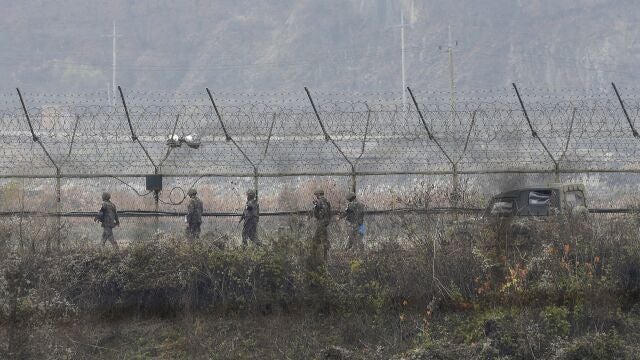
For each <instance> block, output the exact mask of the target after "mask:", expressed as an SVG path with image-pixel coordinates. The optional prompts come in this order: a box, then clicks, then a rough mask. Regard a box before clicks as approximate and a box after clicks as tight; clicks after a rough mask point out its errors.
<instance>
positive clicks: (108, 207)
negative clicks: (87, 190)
mask: <svg viewBox="0 0 640 360" xmlns="http://www.w3.org/2000/svg"><path fill="white" fill-rule="evenodd" d="M110 199H111V194H109V193H108V192H103V193H102V207H101V208H100V211H99V212H98V215H96V217H95V219H94V221H99V222H100V223H101V225H102V246H104V244H105V243H106V242H107V241H108V242H110V243H111V245H112V246H113V248H114V249H116V250H118V243H117V242H116V240H115V239H114V238H113V228H114V227H116V226H120V219H118V211H117V210H116V206H115V205H113V203H112V202H111V201H110Z"/></svg>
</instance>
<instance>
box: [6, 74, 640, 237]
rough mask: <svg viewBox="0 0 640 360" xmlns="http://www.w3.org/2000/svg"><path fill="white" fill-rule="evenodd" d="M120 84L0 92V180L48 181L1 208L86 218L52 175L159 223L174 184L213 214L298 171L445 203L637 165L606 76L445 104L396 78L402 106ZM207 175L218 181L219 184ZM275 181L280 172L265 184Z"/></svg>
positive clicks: (464, 96)
mask: <svg viewBox="0 0 640 360" xmlns="http://www.w3.org/2000/svg"><path fill="white" fill-rule="evenodd" d="M119 90H120V92H119V94H117V95H118V98H117V99H108V97H107V96H106V94H101V93H86V94H73V95H61V94H39V93H22V92H21V91H20V90H17V91H16V93H15V94H0V122H1V129H0V141H2V147H1V150H0V178H4V179H6V180H11V179H13V180H15V179H18V180H21V181H23V182H25V181H26V182H30V181H31V182H33V181H43V182H45V183H46V184H47V185H46V186H47V187H48V186H50V185H51V184H50V183H49V181H52V182H53V184H52V185H53V188H54V189H55V190H54V191H53V192H52V193H53V194H55V195H54V197H53V203H54V208H55V210H54V211H44V210H43V209H44V208H46V206H45V207H43V205H42V204H40V203H39V202H34V205H33V208H34V209H33V210H29V209H27V210H25V208H24V205H22V206H21V209H16V208H15V207H14V208H6V209H4V210H6V211H3V212H2V214H3V215H9V216H15V215H16V214H20V216H21V217H22V216H24V215H25V214H27V213H29V211H31V212H33V213H40V214H48V215H51V216H52V217H54V218H55V219H57V220H56V221H57V222H58V229H59V228H60V221H61V218H63V217H64V218H67V217H88V216H90V212H89V211H88V210H83V209H86V208H87V206H88V204H89V203H87V202H86V201H85V200H81V199H78V198H77V196H73V195H72V194H70V193H65V190H64V189H63V184H64V185H66V186H67V188H68V189H69V190H68V192H72V191H73V192H76V193H80V194H81V193H82V191H81V190H78V189H79V188H84V189H87V188H93V189H95V190H96V191H102V189H107V188H109V187H114V186H119V187H120V189H124V191H129V193H130V192H132V191H133V192H135V193H136V194H137V195H140V196H143V197H145V198H148V196H150V197H152V198H153V200H152V201H147V200H145V201H147V202H145V203H144V204H143V207H144V208H146V209H145V210H141V209H140V204H139V203H137V204H136V203H135V202H131V201H126V200H125V199H124V198H121V199H120V202H121V203H124V205H125V209H129V210H131V212H130V213H129V215H131V216H139V217H147V216H151V217H153V218H155V222H156V224H155V227H156V228H158V226H159V225H158V221H159V220H158V218H159V217H161V216H179V215H181V212H180V211H175V210H173V209H174V208H173V206H175V205H180V204H181V203H182V201H183V200H184V197H185V194H184V192H185V189H188V188H189V187H193V186H200V185H204V184H208V185H209V186H212V185H213V184H215V183H218V187H217V188H216V190H215V191H212V194H211V195H210V196H211V199H210V200H211V201H210V203H211V204H212V208H214V209H216V210H219V211H215V212H210V213H209V214H208V215H210V216H224V217H233V216H237V215H238V212H237V211H235V210H236V209H235V208H232V207H230V206H227V207H226V208H225V206H224V204H216V200H215V198H220V197H222V196H223V194H224V193H225V192H234V194H235V195H240V194H241V192H242V189H247V188H254V189H256V190H258V191H259V192H260V193H261V194H262V193H263V190H264V189H265V188H270V187H271V188H273V187H274V186H276V187H277V186H281V187H282V186H285V187H287V186H288V187H292V186H300V185H301V184H303V182H302V180H300V179H303V178H314V177H323V178H326V179H342V180H340V181H341V183H340V185H339V186H338V188H340V191H342V193H344V192H345V191H347V190H351V191H355V192H358V193H362V192H363V190H364V189H366V191H370V190H371V189H372V188H376V187H377V188H379V189H382V190H380V191H382V192H384V191H386V192H388V191H389V189H392V188H393V187H394V185H393V184H394V183H398V182H402V181H406V180H407V179H415V178H416V177H426V178H428V179H430V180H429V181H431V182H433V181H441V182H443V183H445V184H446V187H447V188H448V191H449V192H450V194H449V195H450V196H448V197H447V199H448V200H449V201H450V203H449V204H448V205H449V206H450V207H451V208H458V207H459V205H460V204H459V202H460V201H461V199H460V186H462V185H461V183H468V181H469V179H471V178H480V179H482V180H480V181H482V182H485V183H491V182H496V179H498V178H499V177H504V176H520V175H522V176H525V175H531V176H541V177H544V179H549V177H551V179H552V180H554V181H565V180H568V179H575V178H577V177H578V178H579V177H584V176H589V175H590V174H596V175H602V174H616V175H617V176H623V177H624V176H626V177H627V181H628V183H629V184H633V183H636V181H635V176H636V175H637V174H638V172H640V157H639V156H638V155H639V151H640V138H639V135H638V131H637V129H636V120H637V118H638V115H639V112H640V98H637V97H635V95H632V94H636V93H637V91H638V90H637V89H633V88H620V89H619V88H617V87H616V86H615V85H614V84H612V87H611V88H610V89H596V90H590V91H584V90H583V91H575V90H571V89H560V90H549V89H530V88H522V89H521V88H518V87H517V86H516V85H515V84H513V86H512V87H511V88H506V89H499V90H495V91H470V92H466V93H465V92H462V93H460V92H458V93H457V94H456V96H457V99H456V101H455V103H451V102H450V96H449V94H448V93H447V92H428V91H419V90H418V89H410V88H407V92H408V95H409V96H408V99H409V100H410V101H409V102H408V103H406V104H403V103H402V102H401V101H400V98H401V96H400V94H398V93H393V92H379V93H369V94H366V93H362V94H358V93H355V94H353V93H352V94H345V93H322V92H315V91H313V90H312V89H306V88H304V89H303V90H302V91H300V92H299V93H262V94H246V93H241V92H215V91H211V90H210V89H205V90H204V91H203V92H201V93H162V92H135V91H126V89H120V88H119ZM625 174H626V175H625ZM149 175H158V176H161V177H162V178H163V179H165V184H167V185H169V184H170V185H169V188H164V189H162V190H160V189H155V190H154V189H146V188H144V187H142V186H141V185H140V181H139V180H140V179H143V178H146V177H147V176H149ZM169 179H171V180H170V182H169V183H167V180H169ZM220 179H227V180H228V181H227V182H225V184H224V186H222V185H220V184H219V183H220V182H221V181H220ZM279 179H290V180H291V181H290V182H289V183H287V184H286V185H278V184H276V183H275V182H274V181H275V180H279ZM629 179H634V180H629ZM382 183H386V184H387V185H385V186H381V185H380V184H382ZM376 184H377V185H376ZM588 190H589V189H588ZM340 191H338V192H340ZM22 195H23V197H24V189H23V192H22ZM147 195H148V196H147ZM261 196H262V195H261ZM272 198H273V199H272V202H271V206H272V207H271V209H270V210H271V211H266V212H265V215H270V214H271V215H282V214H290V213H295V212H300V210H299V209H298V208H296V209H286V208H285V209H283V208H279V207H280V206H282V201H281V200H282V199H279V198H278V197H277V196H276V195H273V197H272ZM294 200H296V201H298V200H299V199H294ZM65 203H66V204H65ZM67 204H68V205H67ZM65 205H67V206H70V207H71V208H70V209H68V210H69V211H65V209H64V208H65ZM127 205H128V206H129V207H128V208H127V207H126V206H127ZM5 206H7V207H11V205H10V204H8V203H7V204H5ZM299 206H302V205H299ZM150 207H152V208H153V210H148V208H150ZM372 210H373V212H375V211H382V210H383V209H372ZM420 210H424V209H420ZM437 210H438V209H436V211H437Z"/></svg>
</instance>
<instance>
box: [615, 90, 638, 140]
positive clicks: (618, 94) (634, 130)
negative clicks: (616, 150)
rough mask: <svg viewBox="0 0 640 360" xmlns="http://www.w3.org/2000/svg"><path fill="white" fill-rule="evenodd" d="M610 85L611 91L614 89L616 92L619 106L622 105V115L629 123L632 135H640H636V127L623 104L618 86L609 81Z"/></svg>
mask: <svg viewBox="0 0 640 360" xmlns="http://www.w3.org/2000/svg"><path fill="white" fill-rule="evenodd" d="M611 86H612V87H613V91H615V93H616V97H618V101H619V102H620V106H621V107H622V112H623V113H624V117H625V118H627V122H628V123H629V127H630V128H631V133H632V134H633V137H640V135H638V131H636V129H635V128H634V127H633V123H632V122H631V118H630V117H629V114H628V113H627V108H626V107H625V106H624V102H623V101H622V98H621V97H620V93H619V92H618V88H617V87H616V84H614V83H611Z"/></svg>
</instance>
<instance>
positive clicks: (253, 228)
mask: <svg viewBox="0 0 640 360" xmlns="http://www.w3.org/2000/svg"><path fill="white" fill-rule="evenodd" d="M259 219H260V205H259V204H258V199H257V198H256V193H255V191H253V190H249V191H247V204H246V206H245V208H244V212H243V213H242V217H241V218H240V221H243V220H244V225H243V226H242V246H247V240H251V241H253V243H254V244H256V245H258V246H260V245H262V244H261V243H260V241H259V240H258V233H257V232H258V220H259Z"/></svg>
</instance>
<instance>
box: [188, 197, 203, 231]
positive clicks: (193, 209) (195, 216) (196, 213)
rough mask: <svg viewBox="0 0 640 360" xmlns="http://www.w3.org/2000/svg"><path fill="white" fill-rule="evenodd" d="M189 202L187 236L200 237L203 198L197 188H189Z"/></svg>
mask: <svg viewBox="0 0 640 360" xmlns="http://www.w3.org/2000/svg"><path fill="white" fill-rule="evenodd" d="M187 195H189V204H188V205H187V217H186V221H187V237H188V238H190V239H192V240H193V239H199V238H200V225H202V200H200V199H199V198H198V196H197V195H198V192H197V191H196V189H189V191H188V192H187Z"/></svg>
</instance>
